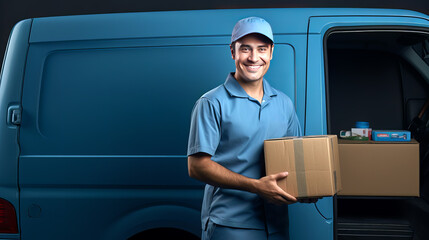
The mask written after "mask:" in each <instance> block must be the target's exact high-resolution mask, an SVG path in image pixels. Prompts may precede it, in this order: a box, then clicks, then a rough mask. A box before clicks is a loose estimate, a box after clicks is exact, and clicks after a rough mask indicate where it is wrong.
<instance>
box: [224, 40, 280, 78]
mask: <svg viewBox="0 0 429 240" xmlns="http://www.w3.org/2000/svg"><path fill="white" fill-rule="evenodd" d="M231 54H232V59H234V60H235V67H236V72H235V75H234V77H235V78H236V79H237V80H238V81H241V82H254V81H259V80H262V78H263V77H264V75H265V73H266V72H267V71H268V68H269V67H270V61H271V59H272V58H273V45H272V44H271V42H269V41H267V40H266V39H265V38H264V37H263V36H261V35H259V34H249V35H246V36H244V37H242V38H240V39H239V40H237V42H236V43H235V46H231Z"/></svg>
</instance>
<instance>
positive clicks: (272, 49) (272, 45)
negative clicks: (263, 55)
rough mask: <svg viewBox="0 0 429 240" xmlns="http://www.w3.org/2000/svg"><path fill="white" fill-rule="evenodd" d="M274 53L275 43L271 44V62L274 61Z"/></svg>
mask: <svg viewBox="0 0 429 240" xmlns="http://www.w3.org/2000/svg"><path fill="white" fill-rule="evenodd" d="M273 52H274V43H273V44H271V58H270V60H273Z"/></svg>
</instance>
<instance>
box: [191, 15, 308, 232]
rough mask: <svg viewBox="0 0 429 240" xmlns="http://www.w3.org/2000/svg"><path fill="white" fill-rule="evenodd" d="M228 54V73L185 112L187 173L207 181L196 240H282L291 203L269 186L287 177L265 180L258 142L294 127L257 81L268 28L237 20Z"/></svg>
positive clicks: (268, 44)
mask: <svg viewBox="0 0 429 240" xmlns="http://www.w3.org/2000/svg"><path fill="white" fill-rule="evenodd" d="M230 50H231V55H232V59H233V60H234V61H235V67H236V70H235V72H234V73H230V74H228V76H227V78H226V81H225V83H224V84H222V85H220V86H218V87H217V88H215V89H212V90H211V91H209V92H207V93H205V94H204V95H203V96H202V97H201V98H200V99H199V100H198V101H197V102H196V104H195V106H194V109H193V112H192V119H191V129H190V135H189V143H188V170H189V175H190V176H191V177H193V178H196V179H198V180H200V181H203V182H205V183H207V185H206V187H205V192H204V200H203V206H202V213H201V215H202V216H201V218H202V227H203V233H202V239H203V240H207V239H214V240H217V239H227V240H233V239H246V240H252V239H255V240H261V239H270V240H272V239H289V232H288V215H287V205H288V204H292V203H295V202H296V201H297V200H296V198H295V197H293V196H291V195H290V194H288V193H287V192H285V191H283V190H282V189H281V188H280V187H279V186H278V185H277V181H278V180H280V179H284V178H286V177H287V175H288V173H287V172H282V173H278V174H274V175H269V176H265V173H264V172H265V167H264V158H263V142H264V140H266V139H269V138H278V137H284V136H299V135H301V129H300V125H299V122H298V118H297V116H296V113H295V110H294V106H293V103H292V101H291V100H290V98H289V97H288V96H286V95H285V94H284V93H282V92H280V91H279V90H276V89H274V88H273V87H271V86H270V84H269V83H268V81H267V80H266V79H264V75H265V73H266V72H267V71H268V68H269V67H270V61H271V59H272V57H273V50H274V38H273V33H272V30H271V26H270V24H269V23H268V22H266V21H265V20H264V19H262V18H258V17H249V18H245V19H242V20H240V21H238V22H237V24H236V25H235V27H234V29H233V32H232V36H231V45H230ZM213 67H216V65H215V64H214V66H213ZM201 80H202V81H204V76H202V78H201Z"/></svg>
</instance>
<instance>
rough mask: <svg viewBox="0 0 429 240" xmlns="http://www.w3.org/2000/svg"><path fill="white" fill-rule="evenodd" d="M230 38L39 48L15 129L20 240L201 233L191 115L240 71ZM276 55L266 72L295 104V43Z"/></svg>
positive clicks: (34, 51) (31, 52)
mask: <svg viewBox="0 0 429 240" xmlns="http://www.w3.org/2000/svg"><path fill="white" fill-rule="evenodd" d="M228 42H229V37H223V36H212V37H189V38H183V37H176V38H157V39H151V38H149V39H117V40H91V41H66V42H44V43H32V44H31V45H30V49H29V58H28V67H27V73H28V74H27V75H26V79H25V86H24V90H23V92H24V97H23V109H24V112H23V119H22V125H21V126H22V127H21V128H22V130H21V132H20V141H21V145H22V151H21V156H20V168H19V171H20V174H19V177H20V187H21V209H22V211H23V212H28V215H27V214H26V215H23V216H22V239H24V240H25V239H77V238H78V239H107V236H116V238H111V237H110V238H111V239H121V238H122V239H126V238H128V237H130V236H132V235H133V234H136V233H138V232H139V231H144V230H146V229H149V228H156V227H175V228H180V229H182V230H184V231H188V232H191V233H193V234H195V235H197V236H199V234H200V229H201V224H200V216H199V211H200V208H201V199H202V195H203V194H202V186H203V185H202V184H201V183H199V182H197V181H195V180H193V179H191V178H189V177H188V173H187V157H186V148H187V138H188V132H189V121H190V115H191V111H192V108H193V105H194V103H195V101H196V100H197V99H198V98H199V97H200V96H201V95H202V94H203V93H205V92H207V91H208V90H210V89H212V88H214V87H216V86H218V85H220V84H222V83H223V82H224V81H225V79H226V76H227V74H228V73H229V72H231V71H234V69H235V66H234V62H233V60H232V59H231V55H230V50H229V44H228ZM275 55H276V59H277V60H275V61H274V60H273V62H272V68H270V75H267V78H269V79H273V81H270V83H271V84H272V85H273V86H274V87H276V88H278V89H281V90H282V91H284V92H286V93H287V94H288V95H289V96H290V97H291V99H295V92H296V87H295V82H296V80H295V74H294V71H295V70H294V69H295V65H294V64H295V61H294V59H295V51H294V48H293V47H292V45H290V44H288V43H284V44H282V43H279V44H278V46H276V49H275ZM165 209H170V210H171V211H172V212H171V213H168V212H167V211H166V210H165ZM174 212H177V214H174ZM179 213H180V216H179ZM179 219H180V220H181V221H179ZM76 229H78V231H76Z"/></svg>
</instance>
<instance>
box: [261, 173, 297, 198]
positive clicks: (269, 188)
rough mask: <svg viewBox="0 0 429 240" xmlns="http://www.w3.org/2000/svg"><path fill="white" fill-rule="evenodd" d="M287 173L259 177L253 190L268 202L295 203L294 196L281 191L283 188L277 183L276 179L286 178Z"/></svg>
mask: <svg viewBox="0 0 429 240" xmlns="http://www.w3.org/2000/svg"><path fill="white" fill-rule="evenodd" d="M287 175H288V173H287V172H281V173H277V174H272V175H268V176H266V177H263V178H260V179H259V180H258V181H257V184H256V186H255V187H256V190H255V192H256V193H257V194H258V195H259V196H261V197H262V198H264V199H265V200H267V201H268V202H270V203H274V204H276V205H284V204H292V203H296V202H297V200H296V198H295V197H294V196H292V195H290V194H288V193H287V192H285V191H283V189H281V188H280V187H279V186H278V185H277V181H279V180H281V179H283V178H286V177H287Z"/></svg>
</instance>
